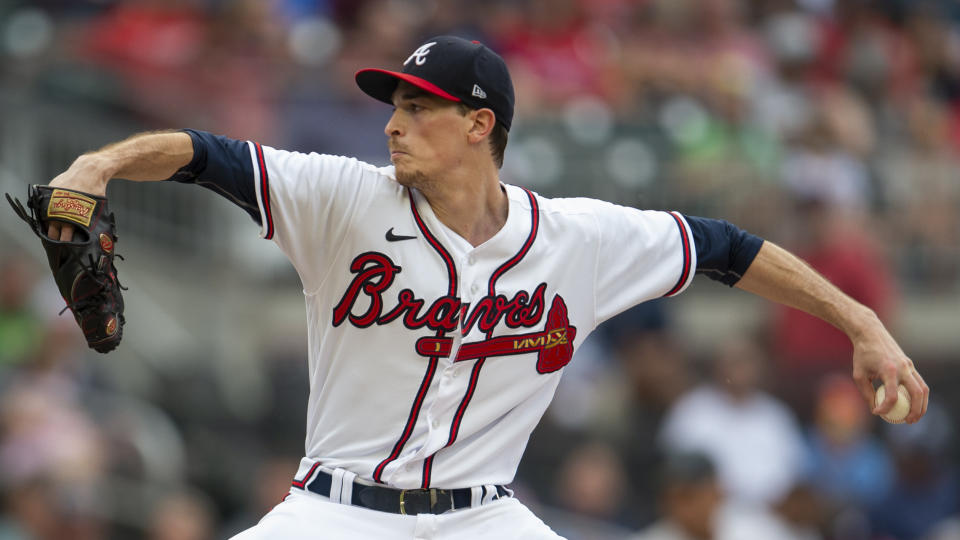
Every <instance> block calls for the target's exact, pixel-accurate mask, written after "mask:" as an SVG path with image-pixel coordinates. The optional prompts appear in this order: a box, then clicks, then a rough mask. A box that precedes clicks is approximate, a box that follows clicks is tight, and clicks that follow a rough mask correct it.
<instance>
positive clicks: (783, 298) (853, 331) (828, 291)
mask: <svg viewBox="0 0 960 540" xmlns="http://www.w3.org/2000/svg"><path fill="white" fill-rule="evenodd" d="M737 287H739V288H741V289H743V290H745V291H748V292H752V293H754V294H756V295H759V296H762V297H764V298H766V299H768V300H772V301H774V302H778V303H781V304H785V305H787V306H790V307H793V308H797V309H799V310H801V311H805V312H807V313H809V314H811V315H813V316H815V317H819V318H821V319H823V320H825V321H827V322H828V323H830V324H832V325H833V326H836V327H837V328H839V329H840V330H841V331H843V332H844V333H845V334H847V336H849V337H850V339H851V340H854V339H856V338H857V337H858V336H860V335H862V334H863V333H864V332H866V331H869V330H871V328H870V327H871V326H874V325H875V324H879V323H880V321H879V319H878V318H877V316H876V314H875V313H874V312H873V310H871V309H870V308H868V307H866V306H864V305H863V304H861V303H859V302H857V301H856V300H854V299H852V298H850V297H849V296H847V295H846V294H844V293H843V291H841V290H840V289H838V288H837V287H835V286H834V285H833V284H831V283H830V282H829V281H827V279H826V278H824V277H823V276H821V275H820V274H819V273H817V272H816V271H815V270H814V269H813V268H811V267H810V266H809V265H808V264H807V263H805V262H803V261H802V260H800V259H799V258H797V257H796V256H794V255H792V254H791V253H790V252H788V251H787V250H785V249H783V248H781V247H779V246H777V245H776V244H774V243H772V242H764V244H763V247H761V248H760V251H759V253H757V256H756V258H755V259H754V260H753V263H752V264H751V265H750V267H749V268H748V269H747V272H746V273H745V274H744V275H743V278H742V279H741V280H740V281H739V282H738V283H737Z"/></svg>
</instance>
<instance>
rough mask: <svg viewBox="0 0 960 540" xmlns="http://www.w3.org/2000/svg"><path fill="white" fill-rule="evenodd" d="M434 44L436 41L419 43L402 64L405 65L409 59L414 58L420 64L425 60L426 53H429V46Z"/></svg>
mask: <svg viewBox="0 0 960 540" xmlns="http://www.w3.org/2000/svg"><path fill="white" fill-rule="evenodd" d="M436 44H437V42H436V41H431V42H430V43H426V44H423V45H421V46H420V47H419V48H418V49H417V50H415V51H413V54H411V55H410V57H409V58H407V59H406V60H405V61H404V62H403V65H407V64H409V63H410V61H411V60H414V59H416V63H417V65H418V66H422V65H423V64H425V63H426V62H427V55H428V54H430V47H433V46H434V45H436Z"/></svg>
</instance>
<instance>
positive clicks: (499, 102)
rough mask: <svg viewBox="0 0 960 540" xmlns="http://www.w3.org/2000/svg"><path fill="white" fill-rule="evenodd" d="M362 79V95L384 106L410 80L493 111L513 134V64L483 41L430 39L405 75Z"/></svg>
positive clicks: (363, 73) (368, 73) (379, 72)
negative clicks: (374, 99) (510, 65)
mask: <svg viewBox="0 0 960 540" xmlns="http://www.w3.org/2000/svg"><path fill="white" fill-rule="evenodd" d="M356 80H357V86H359V87H360V89H361V90H363V91H364V92H366V93H367V94H369V95H370V96H372V97H374V98H376V99H378V100H380V101H382V102H384V103H389V104H393V101H392V100H391V97H392V96H393V91H394V90H396V89H397V85H398V84H400V81H406V82H408V83H410V84H412V85H414V86H416V87H418V88H421V89H423V90H425V91H427V92H429V93H431V94H434V95H437V96H440V97H442V98H445V99H449V100H451V101H456V102H462V103H464V104H466V105H467V106H469V107H472V108H474V109H483V108H488V109H491V110H492V111H493V114H494V115H495V116H496V118H497V122H500V123H501V124H502V125H503V127H505V128H506V129H507V131H509V130H510V124H511V122H512V121H513V81H511V80H510V72H509V71H507V64H506V62H504V61H503V58H501V57H500V55H499V54H497V53H495V52H493V51H492V50H490V48H489V47H487V46H485V45H483V44H482V43H480V42H478V41H469V40H466V39H463V38H459V37H456V36H437V37H434V38H430V39H428V40H427V41H425V42H424V43H423V45H420V46H419V47H417V49H416V50H415V51H413V54H411V55H410V56H409V57H408V58H407V60H406V61H405V62H404V63H403V69H402V70H401V71H388V70H385V69H375V68H370V69H361V70H360V71H358V72H357V74H356Z"/></svg>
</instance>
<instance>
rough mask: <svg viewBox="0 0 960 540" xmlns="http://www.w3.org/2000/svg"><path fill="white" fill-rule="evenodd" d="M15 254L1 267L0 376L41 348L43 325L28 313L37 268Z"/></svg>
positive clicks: (30, 312)
mask: <svg viewBox="0 0 960 540" xmlns="http://www.w3.org/2000/svg"><path fill="white" fill-rule="evenodd" d="M29 261H30V259H28V258H26V257H25V256H22V255H19V254H17V253H12V254H10V255H9V258H7V259H6V260H5V261H3V262H2V263H0V375H2V374H3V372H4V371H5V370H6V368H9V367H10V366H13V365H17V364H20V363H22V362H25V361H26V360H28V359H29V358H30V357H31V356H32V355H33V354H35V353H36V352H37V349H38V348H39V347H40V344H41V339H42V335H43V322H42V321H41V320H40V319H39V318H38V317H37V315H36V313H35V312H33V310H31V309H30V298H31V294H32V291H33V288H34V283H35V281H36V278H35V276H36V267H34V266H33V265H32V264H31V263H30V262H29Z"/></svg>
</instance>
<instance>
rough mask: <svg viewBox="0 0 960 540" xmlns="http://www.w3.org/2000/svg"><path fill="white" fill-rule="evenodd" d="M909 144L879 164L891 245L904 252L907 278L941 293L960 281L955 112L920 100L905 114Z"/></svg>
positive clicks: (959, 186) (892, 150)
mask: <svg viewBox="0 0 960 540" xmlns="http://www.w3.org/2000/svg"><path fill="white" fill-rule="evenodd" d="M905 115H906V123H907V134H908V135H909V137H908V138H907V141H908V142H907V144H902V143H901V144H896V145H893V146H892V148H890V149H889V151H888V152H886V153H885V155H884V156H883V158H881V160H880V167H879V171H880V180H881V182H882V187H883V190H884V195H885V198H886V202H887V205H886V208H885V209H884V213H883V217H884V219H885V221H887V222H888V223H890V224H893V226H891V227H890V229H891V233H892V235H893V237H892V238H891V239H890V240H891V241H892V242H895V243H897V244H899V245H902V246H903V248H904V255H905V256H904V257H902V258H901V259H900V260H901V261H902V265H903V268H902V271H903V274H904V275H906V276H909V277H910V278H912V280H913V281H915V282H921V283H923V284H924V285H925V286H926V287H929V288H930V289H932V290H937V291H946V290H950V288H952V287H955V286H956V285H957V280H958V275H960V182H958V181H957V171H958V170H960V152H958V151H957V147H956V146H955V144H954V142H953V141H951V139H950V111H949V109H948V108H947V107H945V106H944V105H941V104H940V103H938V102H937V101H935V100H933V99H929V98H922V97H917V98H916V99H914V100H912V101H911V103H910V105H909V107H907V109H906V110H905Z"/></svg>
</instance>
